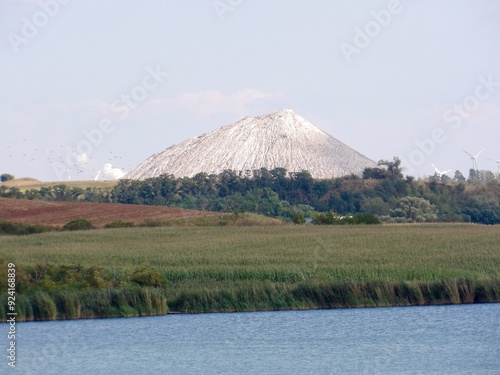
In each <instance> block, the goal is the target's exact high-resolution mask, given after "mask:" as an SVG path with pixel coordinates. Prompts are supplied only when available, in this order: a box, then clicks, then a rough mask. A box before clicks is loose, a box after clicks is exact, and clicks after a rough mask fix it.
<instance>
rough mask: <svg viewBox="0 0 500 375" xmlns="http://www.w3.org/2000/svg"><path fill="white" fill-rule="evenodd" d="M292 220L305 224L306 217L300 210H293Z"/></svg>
mask: <svg viewBox="0 0 500 375" xmlns="http://www.w3.org/2000/svg"><path fill="white" fill-rule="evenodd" d="M292 221H293V222H294V224H305V223H306V218H305V217H304V214H303V213H302V212H294V213H292Z"/></svg>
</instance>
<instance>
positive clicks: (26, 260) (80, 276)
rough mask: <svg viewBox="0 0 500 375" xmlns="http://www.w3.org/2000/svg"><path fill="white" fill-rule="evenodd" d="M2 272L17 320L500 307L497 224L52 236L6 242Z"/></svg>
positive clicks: (2, 314)
mask: <svg viewBox="0 0 500 375" xmlns="http://www.w3.org/2000/svg"><path fill="white" fill-rule="evenodd" d="M0 263H1V265H0V267H1V269H0V288H1V290H2V292H3V294H2V300H3V301H7V293H6V289H7V264H8V263H14V264H15V265H16V288H17V294H16V309H17V312H18V320H51V319H77V318H97V317H116V316H124V317H126V316H144V315H161V314H166V313H169V312H170V313H171V312H196V313H197V312H217V311H256V310H276V309H308V308H341V307H365V306H407V305H426V304H447V303H478V302H499V301H500V226H482V225H473V224H421V225H420V224H419V225H417V224H413V225H378V226H364V225H361V226H313V225H284V226H252V227H245V226H242V227H229V226H227V227H226V226H223V227H217V226H214V227H158V228H121V229H102V230H91V231H76V232H51V233H42V234H36V235H31V236H23V237H14V236H3V237H0ZM0 318H1V319H2V320H4V321H5V319H6V304H5V303H3V304H2V306H1V307H0Z"/></svg>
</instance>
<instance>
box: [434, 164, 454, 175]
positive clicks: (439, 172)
mask: <svg viewBox="0 0 500 375" xmlns="http://www.w3.org/2000/svg"><path fill="white" fill-rule="evenodd" d="M431 165H432V168H434V170H435V171H436V173H437V174H438V176H439V178H441V177H443V175H445V174H446V173H448V172H451V169H448V170H447V171H444V172H441V171H440V170H439V169H437V168H436V166H435V165H434V164H431Z"/></svg>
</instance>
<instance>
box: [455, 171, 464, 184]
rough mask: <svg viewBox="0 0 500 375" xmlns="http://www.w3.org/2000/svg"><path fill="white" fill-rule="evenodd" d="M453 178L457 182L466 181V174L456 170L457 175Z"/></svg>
mask: <svg viewBox="0 0 500 375" xmlns="http://www.w3.org/2000/svg"><path fill="white" fill-rule="evenodd" d="M453 179H454V180H455V181H457V182H465V181H466V179H465V177H464V175H463V174H462V172H460V171H455V177H454V178H453Z"/></svg>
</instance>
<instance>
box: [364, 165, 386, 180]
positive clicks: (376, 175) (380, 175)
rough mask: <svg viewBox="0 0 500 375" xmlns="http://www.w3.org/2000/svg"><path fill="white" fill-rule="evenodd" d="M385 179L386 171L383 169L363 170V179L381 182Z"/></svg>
mask: <svg viewBox="0 0 500 375" xmlns="http://www.w3.org/2000/svg"><path fill="white" fill-rule="evenodd" d="M384 178H387V170H386V169H385V168H377V167H375V168H365V169H364V170H363V179H365V180H369V179H374V180H383V179H384Z"/></svg>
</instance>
